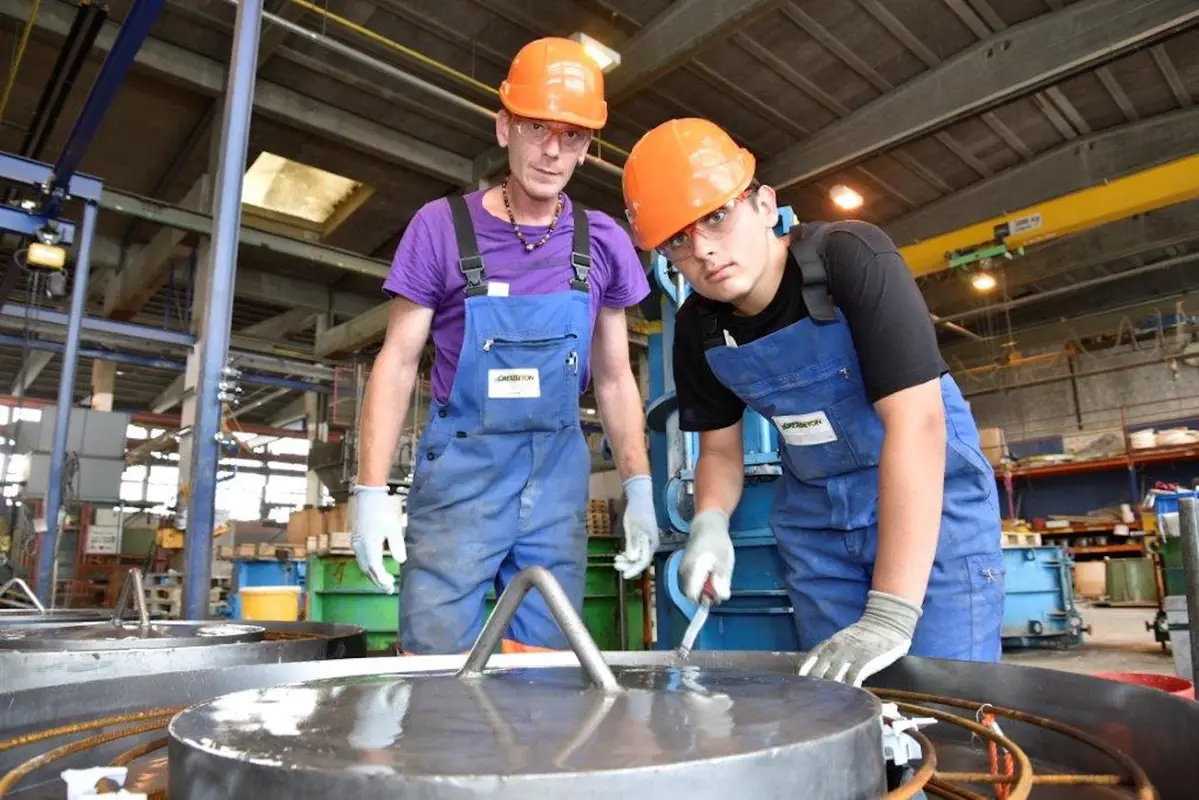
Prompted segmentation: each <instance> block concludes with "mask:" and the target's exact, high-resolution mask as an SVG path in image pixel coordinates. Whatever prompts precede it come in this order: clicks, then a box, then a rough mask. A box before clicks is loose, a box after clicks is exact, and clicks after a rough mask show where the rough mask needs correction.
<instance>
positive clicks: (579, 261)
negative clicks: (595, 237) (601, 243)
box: [570, 203, 591, 293]
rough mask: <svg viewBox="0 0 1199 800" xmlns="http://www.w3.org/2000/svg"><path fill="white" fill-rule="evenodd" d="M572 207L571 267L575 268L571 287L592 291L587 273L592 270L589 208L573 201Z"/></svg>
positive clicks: (582, 290)
mask: <svg viewBox="0 0 1199 800" xmlns="http://www.w3.org/2000/svg"><path fill="white" fill-rule="evenodd" d="M570 208H571V212H572V213H571V216H572V217H573V218H574V240H573V241H572V242H571V245H570V267H571V269H573V270H574V278H572V279H571V281H570V288H572V289H574V290H576V291H580V292H588V293H590V291H591V288H590V286H589V285H588V283H587V275H588V274H589V273H590V272H591V232H590V230H589V228H588V222H587V209H585V208H583V207H582V206H581V205H579V204H578V203H572V204H571V207H570Z"/></svg>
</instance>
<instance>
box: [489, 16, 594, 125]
mask: <svg viewBox="0 0 1199 800" xmlns="http://www.w3.org/2000/svg"><path fill="white" fill-rule="evenodd" d="M500 102H502V103H503V104H504V108H506V109H508V111H509V112H510V113H512V114H515V115H516V116H519V117H528V118H530V119H542V120H550V121H553V122H565V123H567V124H570V125H578V126H580V127H583V128H589V129H591V130H599V129H601V128H603V127H604V125H605V124H607V122H608V104H607V103H606V102H605V101H604V73H603V70H601V69H600V67H599V64H597V63H596V62H595V60H594V59H592V58H591V56H589V55H587V51H586V50H584V49H583V45H581V44H579V43H578V42H575V41H572V40H570V39H562V38H558V37H554V36H551V37H547V38H545V39H538V40H536V41H534V42H530V43H529V44H527V45H525V46H524V47H522V48H521V49H520V52H519V53H517V54H516V58H514V59H512V64H511V66H510V67H509V68H508V78H507V80H505V81H504V82H503V83H501V84H500Z"/></svg>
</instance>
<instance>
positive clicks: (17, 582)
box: [0, 578, 46, 614]
mask: <svg viewBox="0 0 1199 800" xmlns="http://www.w3.org/2000/svg"><path fill="white" fill-rule="evenodd" d="M14 586H15V587H16V588H18V589H20V590H21V591H23V592H24V593H25V596H26V597H27V598H29V602H30V603H33V607H34V608H36V609H37V610H38V613H39V614H45V613H46V607H45V606H44V605H42V601H41V600H38V599H37V595H36V594H34V593H33V590H32V589H30V588H29V584H27V583H25V581H23V580H21V579H20V578H13V579H12V580H10V581H9V582H8V583H6V584H4V585H3V586H0V597H4V595H6V594H8V590H9V589H11V588H13V587H14ZM5 602H6V603H7V602H9V601H5ZM13 605H15V604H13Z"/></svg>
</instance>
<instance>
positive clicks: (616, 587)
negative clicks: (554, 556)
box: [307, 536, 645, 651]
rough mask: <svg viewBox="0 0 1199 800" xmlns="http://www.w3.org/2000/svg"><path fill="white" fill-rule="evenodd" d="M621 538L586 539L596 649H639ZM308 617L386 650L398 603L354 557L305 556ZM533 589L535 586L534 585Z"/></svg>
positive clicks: (638, 606) (588, 604) (587, 594)
mask: <svg viewBox="0 0 1199 800" xmlns="http://www.w3.org/2000/svg"><path fill="white" fill-rule="evenodd" d="M623 542H624V537H619V536H592V537H590V538H588V540H587V576H586V583H585V588H584V590H583V614H582V616H583V624H585V625H586V626H587V630H588V631H589V632H590V633H591V636H592V638H593V639H595V642H596V644H598V645H599V647H600V649H601V650H644V649H645V645H644V639H645V625H644V605H645V600H644V598H643V597H642V592H641V580H640V578H638V579H636V580H633V581H621V579H620V575H619V574H618V573H617V572H616V566H615V558H616V554H617V553H618V552H619V551H620V547H621V545H622V544H623ZM386 564H387V571H388V572H390V573H391V574H392V575H399V573H400V567H399V564H397V563H396V562H395V560H394V559H392V558H390V557H387V558H386ZM621 583H624V592H625V604H624V605H625V608H624V617H625V631H624V634H625V637H624V641H623V642H622V641H621V623H620V617H621V614H620V611H621V608H620V605H621V603H620V584H621ZM307 591H308V619H310V620H312V621H313V622H346V623H350V624H353V625H361V626H362V627H364V628H365V629H366V634H367V648H368V649H369V650H372V651H381V650H390V649H391V648H392V645H394V644H395V641H396V639H397V637H398V635H399V634H398V632H399V627H400V603H399V598H398V596H397V595H395V594H392V595H386V594H383V593H381V592H380V591H379V590H378V589H376V588H375V586H374V584H372V583H371V582H370V580H369V579H368V578H367V577H366V575H364V574H363V573H362V570H360V569H359V568H358V564H357V562H356V561H355V560H354V558H353V556H309V558H308V589H307ZM533 591H536V590H533ZM494 608H495V591H494V590H489V591H488V593H487V615H488V617H490V615H491V612H492V610H493V609H494Z"/></svg>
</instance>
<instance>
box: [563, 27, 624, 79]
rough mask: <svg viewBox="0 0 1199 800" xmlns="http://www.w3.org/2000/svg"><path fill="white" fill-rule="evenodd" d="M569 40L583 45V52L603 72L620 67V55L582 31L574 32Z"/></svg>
mask: <svg viewBox="0 0 1199 800" xmlns="http://www.w3.org/2000/svg"><path fill="white" fill-rule="evenodd" d="M570 38H571V39H573V40H574V41H576V42H578V43H579V44H581V45H583V50H584V51H585V52H586V53H587V55H589V56H591V60H592V61H594V62H595V63H596V64H599V68H600V69H601V70H602V71H604V72H611V71H612V70H614V69H616V68H617V67H619V66H620V53H618V52H616V51H615V50H613V49H612V48H611V47H608V46H607V45H606V44H604V43H603V42H600V41H599V40H597V39H593V38H592V37H590V36H588V35H587V34H585V33H583V32H582V31H576V32H575V33H572V34H571V35H570Z"/></svg>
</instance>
